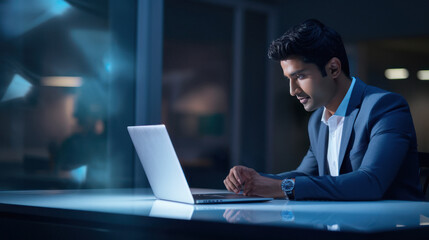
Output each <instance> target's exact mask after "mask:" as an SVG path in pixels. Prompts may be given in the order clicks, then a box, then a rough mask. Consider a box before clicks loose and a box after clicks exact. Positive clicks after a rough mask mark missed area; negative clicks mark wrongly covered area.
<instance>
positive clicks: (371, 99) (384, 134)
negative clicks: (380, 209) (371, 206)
mask: <svg viewBox="0 0 429 240" xmlns="http://www.w3.org/2000/svg"><path fill="white" fill-rule="evenodd" d="M322 113H323V108H320V109H318V110H316V111H315V112H314V113H313V114H312V116H311V117H310V121H309V123H308V133H309V137H310V149H309V150H308V152H307V154H306V156H305V157H304V159H303V161H302V163H301V165H300V166H299V167H298V168H297V170H295V171H292V172H285V173H280V174H276V175H265V176H269V177H272V178H277V179H284V178H295V199H297V200H300V199H330V200H378V199H403V200H423V199H424V198H423V193H422V191H421V185H420V181H419V165H418V154H417V141H416V134H415V130H414V125H413V120H412V118H411V114H410V110H409V107H408V104H407V102H406V101H405V100H404V98H402V97H401V96H400V95H398V94H395V93H391V92H387V91H384V90H381V89H379V88H376V87H372V86H368V85H366V84H365V83H364V82H362V81H361V80H359V79H356V83H355V86H354V88H353V91H352V95H351V98H350V101H349V105H348V107H347V111H346V116H345V119H344V126H343V133H342V138H341V145H340V155H339V164H338V165H339V166H340V175H339V176H338V177H332V176H330V175H329V169H328V164H327V158H326V154H327V145H328V144H327V143H328V132H329V131H328V127H327V126H326V125H325V124H323V123H322V122H321V117H322Z"/></svg>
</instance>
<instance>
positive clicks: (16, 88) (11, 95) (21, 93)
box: [1, 74, 33, 102]
mask: <svg viewBox="0 0 429 240" xmlns="http://www.w3.org/2000/svg"><path fill="white" fill-rule="evenodd" d="M32 86H33V85H32V84H31V83H29V82H28V81H27V80H25V79H24V78H23V77H22V76H20V75H19V74H15V76H14V77H13V79H12V82H11V83H10V84H9V87H8V88H7V90H6V93H5V94H4V95H3V98H2V99H1V102H5V101H8V100H12V99H16V98H21V97H25V95H27V93H28V92H29V91H30V89H31V87H32Z"/></svg>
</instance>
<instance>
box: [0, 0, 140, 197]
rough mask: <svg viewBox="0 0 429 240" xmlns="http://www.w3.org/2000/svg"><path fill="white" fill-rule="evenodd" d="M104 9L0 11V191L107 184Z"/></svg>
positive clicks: (48, 3) (75, 0) (60, 0)
mask: <svg viewBox="0 0 429 240" xmlns="http://www.w3.org/2000/svg"><path fill="white" fill-rule="evenodd" d="M109 3H110V2H109V1H107V0H106V1H103V0H101V1H89V2H88V1H80V0H36V1H26V0H13V1H12V0H9V1H2V3H1V4H0V12H1V14H0V43H1V44H0V62H1V64H0V133H1V134H0V189H53V188H82V187H90V188H94V187H96V188H99V187H106V186H108V184H109V183H111V180H110V169H111V168H112V166H111V162H109V160H108V156H107V155H108V148H107V144H108V140H109V139H108V136H110V135H108V131H107V130H108V119H109V116H108V110H109V105H108V103H109V99H108V98H109V91H110V89H109V88H110V86H111V82H110V81H111V80H112V79H111V76H112V68H113V67H114V66H112V63H111V59H112V58H111V55H110V53H111V51H110V49H111V45H112V38H111V36H112V28H111V25H110V24H111V16H110V13H111V12H109ZM130 35H133V32H130ZM130 58H133V57H132V56H131V57H130ZM131 70H133V68H132V67H131ZM117 91H119V90H117ZM129 114H132V113H129ZM124 129H125V128H124ZM121 164H123V163H121ZM131 164H132V159H130V165H131Z"/></svg>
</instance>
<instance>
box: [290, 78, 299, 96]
mask: <svg viewBox="0 0 429 240" xmlns="http://www.w3.org/2000/svg"><path fill="white" fill-rule="evenodd" d="M297 89H298V86H297V84H296V83H295V82H294V81H293V80H290V81H289V93H290V95H291V96H292V97H293V96H295V95H296V94H297Z"/></svg>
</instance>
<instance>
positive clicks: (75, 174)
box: [70, 165, 88, 183]
mask: <svg viewBox="0 0 429 240" xmlns="http://www.w3.org/2000/svg"><path fill="white" fill-rule="evenodd" d="M87 170H88V167H87V166H86V165H84V166H82V167H78V168H76V169H73V170H72V171H71V172H70V174H71V176H72V178H73V179H74V180H75V181H76V182H78V183H83V182H84V181H85V180H86V172H87Z"/></svg>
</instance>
